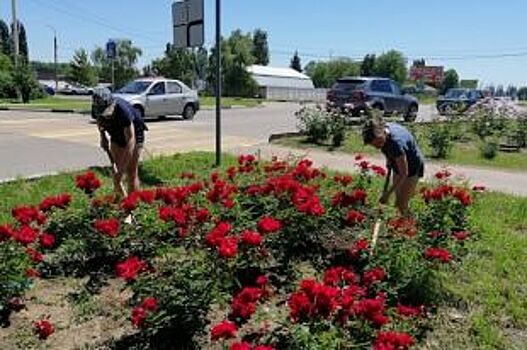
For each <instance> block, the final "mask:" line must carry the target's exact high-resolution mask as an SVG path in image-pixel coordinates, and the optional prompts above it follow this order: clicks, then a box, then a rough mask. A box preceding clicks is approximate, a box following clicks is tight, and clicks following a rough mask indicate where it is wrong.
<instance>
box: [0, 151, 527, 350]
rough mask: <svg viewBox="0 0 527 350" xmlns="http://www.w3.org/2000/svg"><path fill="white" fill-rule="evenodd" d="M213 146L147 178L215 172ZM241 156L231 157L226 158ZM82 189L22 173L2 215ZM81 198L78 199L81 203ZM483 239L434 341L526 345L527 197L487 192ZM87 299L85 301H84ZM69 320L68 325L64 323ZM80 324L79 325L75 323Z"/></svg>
mask: <svg viewBox="0 0 527 350" xmlns="http://www.w3.org/2000/svg"><path fill="white" fill-rule="evenodd" d="M213 164H214V155H213V154H212V153H191V154H185V155H174V156H170V157H159V158H155V159H152V160H149V161H146V162H145V163H143V164H142V165H141V178H142V181H143V184H144V185H145V186H153V185H158V186H159V185H174V184H177V183H178V182H179V181H180V180H179V179H178V176H177V175H178V174H179V173H181V172H183V171H192V172H195V173H197V174H205V173H208V172H210V170H211V169H212V168H213V167H214V166H213ZM233 164H235V159H234V158H232V157H229V156H226V157H225V158H224V166H225V167H228V166H231V165H233ZM93 170H94V171H95V172H96V173H97V175H98V176H99V177H100V178H101V179H102V180H103V182H104V185H105V186H104V187H105V189H106V191H108V190H109V188H110V185H111V181H110V177H109V174H110V173H109V170H108V169H106V168H96V169H93ZM63 191H69V192H74V191H76V190H75V187H74V181H73V174H62V175H57V176H50V177H44V178H42V179H38V180H34V181H25V180H19V181H16V182H12V183H7V184H1V185H0V197H1V198H2V201H1V202H0V223H4V222H9V221H10V220H11V217H10V210H11V208H12V207H13V206H15V205H18V204H36V203H38V202H39V201H40V200H41V199H42V198H43V197H44V196H46V195H56V194H58V193H61V192H63ZM73 205H75V203H73ZM471 217H472V222H473V224H474V227H475V230H474V231H475V232H477V234H478V235H479V237H478V239H476V240H474V241H472V242H470V241H469V242H467V249H468V251H469V254H468V256H467V258H466V259H465V262H464V264H463V266H461V267H460V268H459V269H458V271H456V272H453V273H445V274H443V275H442V277H441V278H442V281H443V283H444V284H445V285H446V287H447V290H448V291H449V295H448V297H447V298H446V300H445V304H446V306H441V307H440V313H439V315H438V316H437V318H436V319H435V321H434V323H435V327H434V330H433V331H432V332H431V333H430V334H429V336H428V338H427V341H426V344H425V345H424V346H425V348H426V349H447V350H449V349H451V350H454V349H455V350H457V349H462V348H465V349H525V348H526V346H527V288H526V286H527V280H526V277H525V276H526V275H525V271H527V259H525V254H526V252H527V198H518V197H513V196H508V195H503V194H497V193H488V194H484V195H482V196H481V198H480V199H479V200H478V201H477V202H476V204H475V206H474V207H473V209H472V213H471ZM75 301H76V303H74V304H75V307H76V311H77V312H78V313H79V315H80V316H88V315H90V314H91V313H92V311H93V310H92V309H93V308H92V306H93V305H91V301H89V300H88V301H86V300H84V299H79V300H75ZM79 301H81V302H79ZM64 326H67V325H64ZM73 329H74V330H73V332H76V331H77V330H75V329H76V328H75V327H74V328H73Z"/></svg>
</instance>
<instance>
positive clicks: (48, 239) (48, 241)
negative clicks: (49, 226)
mask: <svg viewBox="0 0 527 350" xmlns="http://www.w3.org/2000/svg"><path fill="white" fill-rule="evenodd" d="M39 240H40V246H41V247H42V248H52V247H53V245H54V244H55V236H53V235H50V234H49V233H43V234H41V235H40V237H39Z"/></svg>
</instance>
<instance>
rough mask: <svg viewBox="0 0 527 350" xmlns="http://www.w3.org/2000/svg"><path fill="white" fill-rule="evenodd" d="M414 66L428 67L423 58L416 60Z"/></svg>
mask: <svg viewBox="0 0 527 350" xmlns="http://www.w3.org/2000/svg"><path fill="white" fill-rule="evenodd" d="M412 66H414V67H424V66H426V61H425V59H424V58H421V59H419V60H414V62H413V63H412Z"/></svg>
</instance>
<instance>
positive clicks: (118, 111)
mask: <svg viewBox="0 0 527 350" xmlns="http://www.w3.org/2000/svg"><path fill="white" fill-rule="evenodd" d="M114 113H115V117H114V118H113V120H112V123H111V124H110V125H108V126H107V127H106V130H107V131H108V133H109V134H110V137H111V139H112V142H114V143H116V144H117V145H119V146H121V147H124V146H125V145H126V137H125V135H124V129H125V128H127V127H128V126H130V124H132V123H133V124H134V131H135V140H136V143H138V144H142V143H143V142H144V131H145V130H147V128H146V125H145V122H144V120H143V118H142V117H141V114H140V113H139V111H137V110H136V109H135V108H134V107H133V106H132V105H131V104H130V103H128V102H126V101H125V100H123V99H122V98H115V111H114Z"/></svg>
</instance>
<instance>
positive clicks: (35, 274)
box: [26, 269, 40, 278]
mask: <svg viewBox="0 0 527 350" xmlns="http://www.w3.org/2000/svg"><path fill="white" fill-rule="evenodd" d="M26 276H27V277H29V278H37V277H40V272H38V271H37V270H35V269H27V270H26Z"/></svg>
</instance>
